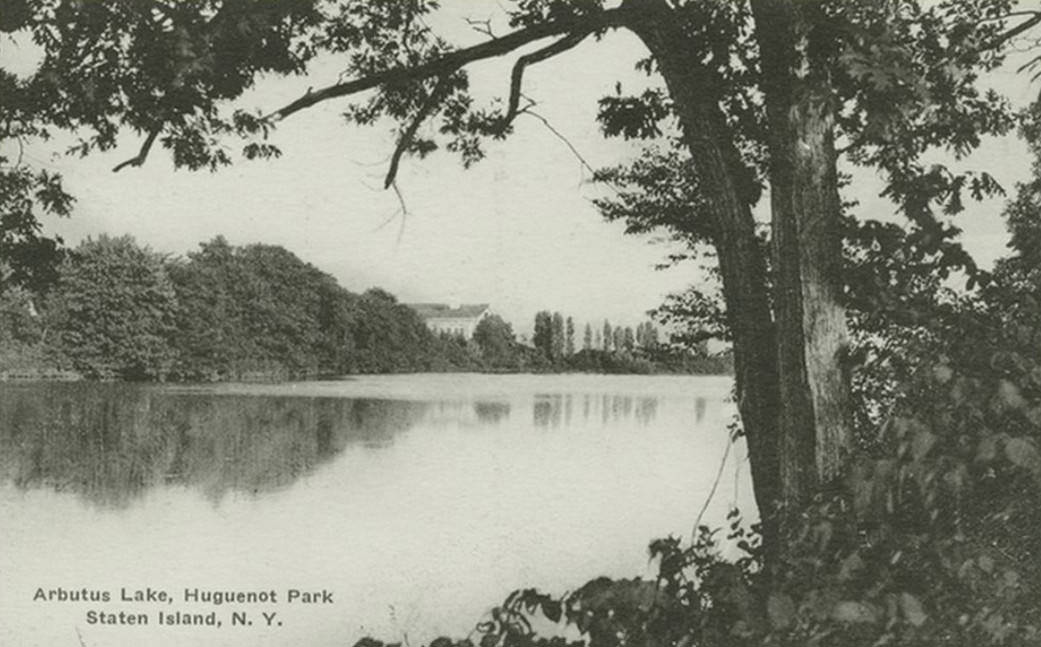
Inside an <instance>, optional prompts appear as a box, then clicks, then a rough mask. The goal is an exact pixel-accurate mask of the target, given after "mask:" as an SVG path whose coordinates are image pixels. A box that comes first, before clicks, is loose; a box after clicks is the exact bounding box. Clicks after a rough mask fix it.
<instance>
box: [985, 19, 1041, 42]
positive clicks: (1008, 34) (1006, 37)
mask: <svg viewBox="0 0 1041 647" xmlns="http://www.w3.org/2000/svg"><path fill="white" fill-rule="evenodd" d="M1018 16H1030V18H1028V19H1027V20H1024V21H1023V22H1021V23H1019V24H1018V25H1016V26H1015V27H1012V28H1011V29H1008V30H1007V31H1004V32H1002V33H1001V34H999V35H998V37H997V38H995V39H994V40H993V42H990V43H988V44H987V46H986V47H985V48H984V49H995V48H997V47H1000V46H1002V45H1004V44H1005V43H1007V42H1008V41H1010V40H1012V39H1013V38H1015V37H1016V36H1019V35H1020V34H1023V33H1025V32H1027V31H1029V30H1030V29H1033V28H1034V27H1036V26H1037V25H1041V11H1016V12H1012V13H1010V14H1008V16H1006V17H1018Z"/></svg>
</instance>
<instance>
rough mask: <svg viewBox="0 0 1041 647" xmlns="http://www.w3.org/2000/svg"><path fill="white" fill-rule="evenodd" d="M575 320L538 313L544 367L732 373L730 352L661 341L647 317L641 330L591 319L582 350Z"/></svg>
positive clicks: (537, 356)
mask: <svg viewBox="0 0 1041 647" xmlns="http://www.w3.org/2000/svg"><path fill="white" fill-rule="evenodd" d="M575 331H576V327H575V321H574V318H573V317H570V316H567V317H565V316H564V315H562V314H561V313H560V312H549V311H547V310H543V311H540V312H538V313H537V314H536V315H535V329H534V334H533V335H532V345H533V346H534V351H535V352H534V358H533V360H534V363H535V364H536V365H537V366H539V367H540V368H542V369H543V370H566V371H585V372H597V373H713V374H719V373H728V372H730V370H731V359H730V355H729V352H723V353H720V354H715V355H714V354H711V353H709V351H708V347H707V345H705V344H696V345H685V344H682V343H672V341H673V340H671V338H670V341H669V343H665V342H663V341H661V340H660V338H659V332H658V328H657V326H656V325H655V324H654V323H653V322H651V321H644V322H642V323H640V324H638V325H637V326H636V327H635V328H633V327H631V326H612V325H611V322H610V321H606V320H605V321H604V323H603V326H602V327H601V326H596V327H594V326H593V325H592V324H591V323H586V324H585V327H584V329H583V332H582V340H581V348H579V347H578V345H577V344H576V341H575Z"/></svg>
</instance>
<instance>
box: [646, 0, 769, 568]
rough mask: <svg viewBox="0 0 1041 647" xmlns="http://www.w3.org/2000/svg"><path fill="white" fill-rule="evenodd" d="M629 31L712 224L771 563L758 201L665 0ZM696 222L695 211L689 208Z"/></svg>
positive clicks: (649, 7)
mask: <svg viewBox="0 0 1041 647" xmlns="http://www.w3.org/2000/svg"><path fill="white" fill-rule="evenodd" d="M643 8H644V13H643V15H642V20H641V21H640V22H639V23H638V24H636V25H632V28H633V29H634V31H635V32H636V33H637V35H638V36H639V37H640V38H641V39H642V40H643V41H644V43H645V44H646V45H647V47H648V48H649V49H650V50H651V52H652V54H653V55H654V57H655V59H656V60H657V62H658V64H659V67H660V70H661V73H662V75H663V77H664V79H665V82H666V84H667V86H668V89H669V93H670V96H671V97H672V99H673V101H674V102H675V104H676V108H677V112H678V114H679V118H680V122H681V125H682V127H683V139H684V142H685V144H686V146H687V147H688V149H689V150H690V153H691V158H692V164H693V165H694V170H695V174H696V176H697V177H698V180H699V189H700V192H699V197H700V198H701V201H702V203H703V205H702V206H701V207H700V208H703V209H704V210H705V211H706V212H707V213H708V216H709V218H710V219H711V223H712V234H713V243H714V246H715V248H716V250H717V253H718V257H719V266H720V274H721V276H722V280H723V295H724V300H725V302H726V311H727V322H728V325H729V327H730V331H731V335H732V337H733V343H734V365H735V382H736V389H737V400H738V401H737V405H738V411H739V413H740V415H741V422H742V426H743V428H744V432H745V439H746V442H747V445H748V452H749V461H750V463H751V471H752V482H753V487H754V491H755V496H756V502H757V504H758V506H759V511H760V517H761V521H762V527H763V545H764V547H765V548H766V551H767V559H768V561H769V560H771V553H775V552H776V550H777V548H778V541H777V539H778V537H777V531H776V529H777V524H776V517H775V514H774V513H775V511H776V510H777V508H778V504H779V503H780V498H779V497H780V495H781V491H782V488H781V482H780V474H781V473H780V469H779V463H778V448H777V438H778V433H777V420H778V395H779V389H778V377H777V366H778V365H777V346H776V335H775V331H774V323H773V317H772V315H771V311H770V300H769V292H768V281H767V268H766V259H765V254H764V246H763V244H762V242H761V241H760V240H759V238H758V237H757V236H756V232H755V219H754V217H753V215H752V204H753V203H754V201H755V199H756V195H757V194H758V189H757V187H754V186H752V185H751V183H750V181H749V178H751V177H752V176H751V174H750V173H749V172H748V169H747V168H746V167H745V166H744V162H743V161H742V159H741V155H740V152H739V151H738V149H737V147H736V146H735V144H734V139H733V136H732V134H731V133H730V129H729V127H728V126H727V124H726V118H725V115H724V114H723V112H722V110H721V108H720V107H719V103H718V101H717V96H718V95H717V92H716V90H715V88H714V85H715V78H714V76H713V75H712V74H711V73H709V72H708V71H707V70H705V68H704V66H703V65H702V64H701V62H700V61H698V60H697V58H696V57H695V56H693V55H692V48H690V47H689V43H688V42H687V41H686V36H685V35H684V34H683V32H682V31H681V30H680V29H678V26H677V25H676V23H675V21H674V20H672V19H671V16H670V12H671V9H670V8H669V7H668V6H667V5H666V4H665V3H664V2H661V1H660V0H648V1H647V2H644V3H643ZM691 211H692V216H693V214H694V211H695V210H694V209H693V208H692V210H691Z"/></svg>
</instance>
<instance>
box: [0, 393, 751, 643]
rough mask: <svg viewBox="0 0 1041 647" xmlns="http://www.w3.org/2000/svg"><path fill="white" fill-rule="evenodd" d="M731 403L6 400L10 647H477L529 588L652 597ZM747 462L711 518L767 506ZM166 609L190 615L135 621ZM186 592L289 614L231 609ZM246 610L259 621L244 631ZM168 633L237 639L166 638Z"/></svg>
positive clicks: (349, 397) (499, 398)
mask: <svg viewBox="0 0 1041 647" xmlns="http://www.w3.org/2000/svg"><path fill="white" fill-rule="evenodd" d="M728 391H729V380H728V379H725V378H705V377H666V376H657V377H649V378H648V377H629V376H625V377H621V376H487V375H418V376H417V375H412V376H374V377H363V378H358V379H354V380H347V381H337V382H315V383H304V384H289V385H219V386H205V387H166V386H157V387H133V386H127V385H98V384H52V385H0V609H2V610H3V613H4V616H5V617H4V618H3V619H2V620H0V645H9V644H10V645H34V644H38V645H76V644H79V642H78V641H82V644H84V645H88V646H91V647H93V646H95V645H98V646H101V645H104V646H108V645H138V644H145V643H147V644H150V645H152V644H157V645H295V644H301V645H303V644H307V645H350V644H353V642H354V641H355V640H356V639H357V638H359V637H361V636H363V635H365V634H371V635H373V636H375V637H379V638H383V639H388V640H402V639H403V638H405V637H406V636H407V638H408V640H409V641H410V642H411V644H413V645H416V644H419V643H420V642H421V641H424V640H428V639H430V638H432V637H434V636H436V635H439V634H442V633H448V634H451V635H454V636H462V635H465V634H466V633H467V632H469V630H470V629H471V628H472V627H473V625H474V623H475V622H476V621H478V620H479V619H480V615H481V613H482V612H484V611H485V610H486V609H487V608H488V607H490V606H491V605H494V604H495V603H496V602H498V601H500V600H502V598H503V597H504V596H505V594H507V593H508V592H509V591H511V590H512V589H514V588H517V587H520V586H538V587H542V588H544V589H547V590H550V591H554V592H563V591H565V590H567V589H568V588H570V587H574V586H578V585H580V584H582V583H583V582H585V581H586V580H588V579H590V578H592V577H595V576H599V575H608V576H626V577H631V576H635V575H641V574H642V575H646V574H648V573H650V572H651V570H650V569H649V566H648V563H647V557H646V545H647V542H648V541H649V540H650V539H652V538H654V537H657V536H664V535H667V534H670V533H671V534H684V535H685V534H689V532H690V525H691V523H692V521H693V519H694V517H695V516H696V514H697V511H698V509H699V508H700V507H701V504H702V502H703V501H704V498H705V496H706V495H707V493H708V491H709V489H710V487H711V484H712V482H713V481H714V479H715V477H716V472H717V470H718V469H719V464H720V459H721V458H722V456H723V452H724V447H725V426H726V423H727V421H728V420H729V418H730V416H731V413H732V405H731V404H729V403H727V402H726V395H727V393H728ZM743 458H744V451H743V449H736V450H734V451H732V452H731V456H730V461H729V464H728V465H727V467H726V470H725V472H724V477H723V479H722V481H721V486H720V488H719V491H718V492H717V494H716V496H715V498H714V499H713V502H712V505H711V507H710V509H709V514H708V515H707V517H706V519H707V520H709V521H719V520H721V519H722V515H723V514H724V513H725V511H726V509H727V508H728V507H729V506H730V505H731V504H732V503H733V502H734V501H735V499H736V500H737V501H738V502H739V503H740V504H741V505H742V506H745V507H747V506H748V505H749V498H748V497H749V489H750V488H749V487H748V484H747V469H746V466H745V465H743V464H742V462H743ZM147 587H151V588H153V589H156V590H163V591H167V592H168V593H169V594H170V595H171V596H172V597H173V598H174V602H173V603H171V604H168V605H167V604H166V603H161V602H160V603H156V602H144V603H136V602H123V601H121V600H120V598H121V594H120V590H121V588H126V589H127V590H128V591H133V590H136V589H141V590H144V589H146V588H147ZM40 588H42V589H44V590H45V591H49V590H57V589H59V588H61V589H63V590H65V591H73V590H75V591H79V590H82V589H84V588H86V589H88V590H89V591H107V592H108V593H109V595H110V598H112V599H110V601H109V602H101V603H96V602H79V601H77V602H72V601H42V600H34V599H33V598H34V595H35V594H36V592H37V589H40ZM186 588H189V589H195V588H198V589H200V590H207V591H208V590H220V591H229V590H233V591H267V590H271V589H274V590H275V592H276V594H277V596H278V600H277V602H276V603H274V604H267V605H264V604H244V605H222V606H219V607H215V606H213V605H210V604H206V603H201V602H185V601H184V600H183V595H184V590H185V589H186ZM288 589H300V590H315V591H320V590H322V589H325V590H326V591H329V592H331V593H332V598H333V602H332V603H331V604H311V605H303V604H299V603H296V602H294V603H292V604H289V603H287V602H286V600H285V595H286V592H287V590H288ZM91 610H97V611H102V612H105V613H118V612H119V611H125V612H127V613H144V614H146V615H147V617H148V621H149V625H148V626H146V627H141V626H107V625H104V626H103V625H100V624H91V623H90V622H88V612H89V611H91ZM236 610H240V611H243V612H248V613H249V617H250V619H251V620H252V619H255V620H256V621H255V623H254V624H253V625H252V626H236V627H231V626H230V614H231V612H232V611H236ZM158 611H164V612H174V611H181V612H185V613H191V614H199V613H202V614H208V613H210V612H211V611H217V612H218V619H220V620H221V621H222V622H223V626H222V627H220V628H214V627H205V626H203V627H186V626H174V627H170V626H162V627H160V626H157V625H156V615H157V612H158ZM261 612H275V613H277V620H276V622H277V621H281V622H282V626H275V625H273V626H271V627H267V626H264V625H265V622H264V621H263V620H262V618H261V617H260V613H261ZM77 634H78V635H77Z"/></svg>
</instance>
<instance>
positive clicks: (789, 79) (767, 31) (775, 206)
mask: <svg viewBox="0 0 1041 647" xmlns="http://www.w3.org/2000/svg"><path fill="white" fill-rule="evenodd" d="M752 8H753V12H754V16H755V22H756V37H757V41H758V43H759V50H760V51H759V58H760V66H761V72H762V78H763V81H762V87H763V90H764V93H765V97H766V109H767V118H768V124H769V132H770V142H769V143H770V147H769V150H770V191H771V195H770V198H771V211H772V221H771V224H772V243H773V259H774V312H775V315H776V321H777V340H778V343H777V345H778V356H777V360H778V375H779V377H780V402H781V407H780V417H779V426H780V435H781V438H780V468H781V485H782V491H783V493H784V494H783V496H784V501H783V502H784V504H785V505H786V506H788V507H794V506H798V505H800V504H802V503H805V502H806V501H807V499H808V498H809V497H810V496H811V495H812V494H813V492H815V491H816V490H817V489H818V488H819V487H820V486H821V485H822V484H826V483H828V482H829V481H831V480H833V479H834V478H835V477H837V476H838V475H839V472H840V471H841V469H842V466H843V464H844V462H845V458H846V454H847V451H848V446H849V442H850V438H851V432H850V420H849V407H848V393H849V391H848V385H847V384H846V380H845V378H844V371H843V362H844V356H845V352H846V348H847V344H848V331H847V328H846V318H845V310H844V308H843V306H842V304H841V301H840V297H841V290H842V285H841V278H840V277H841V274H840V272H841V263H842V238H841V231H840V217H841V203H840V199H839V192H838V174H837V167H836V160H837V155H836V152H835V143H834V108H833V101H832V96H831V92H830V89H829V83H828V79H827V78H826V77H825V76H824V75H823V74H822V73H821V72H820V71H819V68H820V66H818V65H816V64H815V61H814V60H813V59H814V56H817V55H821V54H818V53H817V50H816V49H815V43H814V34H815V32H814V28H815V27H817V26H818V23H819V21H821V20H823V14H822V13H819V12H817V6H816V5H815V3H810V2H804V3H801V4H797V3H794V2H792V0H753V2H752Z"/></svg>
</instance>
